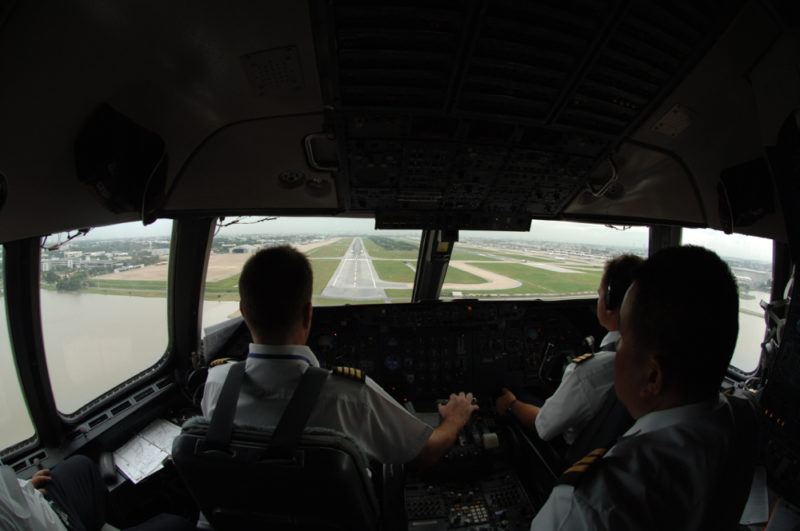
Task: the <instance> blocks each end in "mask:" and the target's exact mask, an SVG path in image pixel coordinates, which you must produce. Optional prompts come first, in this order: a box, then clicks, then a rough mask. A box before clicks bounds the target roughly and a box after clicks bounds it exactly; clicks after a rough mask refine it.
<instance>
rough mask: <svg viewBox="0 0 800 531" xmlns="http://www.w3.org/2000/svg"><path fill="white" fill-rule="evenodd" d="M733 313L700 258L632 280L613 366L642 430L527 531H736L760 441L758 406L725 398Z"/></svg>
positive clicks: (578, 479) (559, 494) (664, 263)
mask: <svg viewBox="0 0 800 531" xmlns="http://www.w3.org/2000/svg"><path fill="white" fill-rule="evenodd" d="M738 312H739V297H738V293H737V288H736V281H735V280H734V277H733V275H732V274H731V272H730V269H729V268H728V266H727V264H725V262H723V261H722V260H720V258H719V257H718V256H717V255H716V254H714V253H712V252H711V251H708V250H706V249H703V248H702V247H693V246H686V247H671V248H667V249H664V250H662V251H659V252H658V253H656V254H655V255H653V256H652V257H651V258H650V259H648V260H647V261H646V262H645V263H644V264H643V265H642V267H641V268H640V269H638V270H637V272H636V274H635V277H634V282H633V284H632V285H631V287H630V289H629V290H628V294H627V295H626V297H625V299H624V302H623V304H622V310H621V312H620V316H621V322H620V325H621V326H620V334H621V337H620V340H619V342H618V343H617V354H616V358H615V366H614V387H615V390H616V393H617V396H618V397H619V399H620V401H621V402H622V403H623V404H624V405H625V407H626V408H627V409H628V411H629V412H630V413H631V415H632V416H633V417H634V418H635V419H637V420H636V422H635V424H634V425H633V426H632V427H631V428H630V429H629V430H628V431H627V432H626V433H625V435H624V436H623V437H622V438H621V439H620V440H619V441H618V442H617V443H616V444H614V445H613V446H612V447H611V448H610V450H609V451H608V452H605V450H604V449H598V450H596V451H595V452H592V453H590V454H589V455H588V456H587V457H585V458H584V459H582V460H580V461H578V462H577V463H576V464H575V465H573V467H571V468H570V469H568V470H567V471H566V472H565V473H564V475H563V476H562V478H561V479H560V480H559V484H558V485H557V486H556V487H555V488H554V489H553V491H552V492H551V494H550V497H549V498H548V500H547V502H546V503H545V504H544V506H543V507H542V509H541V510H540V511H539V513H538V514H537V515H536V517H535V518H534V520H533V522H531V530H533V531H540V530H561V531H566V530H578V529H580V530H587V529H615V530H616V529H647V530H659V529H664V530H668V529H669V530H675V529H681V530H701V529H702V530H706V529H731V528H734V527H735V525H736V524H737V523H738V521H739V516H740V515H741V512H742V509H743V507H744V504H745V501H746V499H747V494H748V492H749V488H750V483H751V480H752V475H753V456H754V454H755V448H756V440H757V433H756V431H757V422H756V418H755V409H754V408H753V407H752V403H751V402H752V399H749V400H742V399H738V398H728V397H722V396H721V395H720V394H719V387H720V384H721V382H722V378H723V376H724V374H725V371H726V369H727V367H728V364H729V363H730V359H731V356H732V354H733V349H734V346H735V344H736V336H737V333H738ZM676 330H680V331H681V334H676V333H675V331H676ZM736 404H739V405H738V406H736V407H734V406H735V405H736Z"/></svg>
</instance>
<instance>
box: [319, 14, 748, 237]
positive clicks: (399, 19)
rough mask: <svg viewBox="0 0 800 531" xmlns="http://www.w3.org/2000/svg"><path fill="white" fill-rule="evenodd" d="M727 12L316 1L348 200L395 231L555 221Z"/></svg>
mask: <svg viewBox="0 0 800 531" xmlns="http://www.w3.org/2000/svg"><path fill="white" fill-rule="evenodd" d="M738 6H739V3H738V2H729V1H726V0H716V1H704V2H690V1H683V2H671V1H669V2H668V1H663V2H622V1H610V0H605V1H604V0H584V1H579V2H556V1H553V2H529V1H516V0H501V1H491V2H489V1H466V2H465V1H444V0H440V1H422V0H420V1H413V0H412V1H400V0H396V1H389V2H381V3H371V2H362V1H354V0H342V1H334V2H331V3H324V4H323V3H320V4H319V5H318V6H317V10H318V13H319V16H318V17H317V20H318V21H320V23H322V24H327V25H328V27H325V28H324V29H323V31H320V32H318V36H320V35H325V36H327V37H318V38H320V39H322V40H323V41H324V42H318V43H317V47H318V50H321V51H322V53H321V55H320V57H319V58H318V60H319V61H320V62H326V63H325V65H324V66H321V67H320V70H324V71H328V72H330V86H329V87H328V91H329V94H328V96H327V99H328V100H329V102H330V104H331V106H332V108H333V113H332V117H333V121H334V130H335V132H336V136H337V139H338V146H339V150H340V153H339V161H340V182H341V183H342V185H343V186H342V190H343V193H344V197H343V201H344V203H345V205H346V206H348V207H349V208H350V209H353V210H356V211H369V212H374V213H375V214H376V216H377V218H378V219H379V223H381V220H384V221H385V222H386V226H393V227H398V228H399V227H403V226H408V227H415V226H416V227H430V228H436V227H438V228H458V227H465V226H469V227H472V228H480V227H481V226H483V228H496V229H501V228H504V229H520V230H527V228H528V226H529V223H526V222H525V220H528V222H529V220H530V218H531V217H535V218H555V217H558V216H559V215H560V214H561V212H562V211H563V210H564V208H565V207H566V205H567V204H568V203H569V202H570V201H571V200H572V199H573V198H574V197H575V196H576V195H577V194H578V193H579V192H580V191H581V190H582V189H584V187H585V184H586V182H587V179H588V177H589V175H590V173H591V172H592V170H593V169H594V168H596V167H598V166H599V165H600V164H605V162H604V161H605V159H606V158H607V157H608V156H609V155H610V154H611V153H612V152H613V149H614V148H615V147H616V146H617V145H618V143H619V142H620V141H621V139H623V138H624V137H625V135H626V134H627V133H628V132H629V131H631V130H632V129H633V128H634V127H635V126H636V125H637V124H638V123H640V122H641V120H643V119H644V118H646V116H647V114H648V112H650V111H651V110H652V108H653V107H654V106H655V105H656V104H658V103H659V102H660V101H661V100H662V99H663V97H664V95H665V94H666V93H667V91H669V90H670V89H671V88H673V87H674V86H675V85H676V84H677V83H678V82H679V81H680V79H682V77H683V76H684V75H685V74H686V72H688V70H689V69H690V68H691V67H692V66H693V65H694V64H695V62H696V61H697V59H698V58H699V57H700V56H701V55H702V53H703V52H704V51H705V50H706V49H707V48H708V46H709V45H710V44H711V43H712V42H713V40H714V39H715V37H716V36H717V35H718V34H719V32H720V31H721V30H722V29H724V27H725V26H726V25H727V23H728V21H729V20H730V18H731V16H732V15H733V14H734V13H735V11H736V10H737V9H738ZM325 39H328V40H325ZM326 54H327V55H326ZM434 226H435V227H434Z"/></svg>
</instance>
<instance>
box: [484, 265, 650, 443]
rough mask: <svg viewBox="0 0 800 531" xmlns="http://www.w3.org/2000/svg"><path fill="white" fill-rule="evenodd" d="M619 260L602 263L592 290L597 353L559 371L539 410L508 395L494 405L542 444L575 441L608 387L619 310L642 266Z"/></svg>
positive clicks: (601, 400)
mask: <svg viewBox="0 0 800 531" xmlns="http://www.w3.org/2000/svg"><path fill="white" fill-rule="evenodd" d="M642 261H643V260H642V259H641V258H639V257H638V256H635V255H630V254H624V255H620V256H617V257H615V258H612V259H611V260H609V261H607V262H606V264H605V268H604V271H603V277H602V279H601V280H600V286H599V287H598V288H597V294H598V299H597V320H598V321H599V323H600V324H601V325H602V326H603V327H604V328H606V329H607V330H608V331H609V332H608V333H607V334H606V336H605V337H604V338H603V340H602V341H601V342H600V352H598V353H596V354H587V355H583V356H579V357H577V358H575V359H574V360H572V363H570V364H569V365H567V368H566V369H565V370H564V375H563V376H562V378H561V383H560V384H559V386H558V389H556V391H555V392H554V393H553V394H552V396H550V397H549V398H548V399H547V400H546V401H545V403H544V404H543V405H542V407H537V406H534V405H532V404H526V403H524V402H521V401H519V400H517V397H516V396H515V395H514V393H512V392H511V391H510V390H508V389H503V394H502V395H501V396H500V397H499V398H498V399H497V401H496V403H495V405H496V409H497V413H498V414H499V415H513V416H514V417H516V418H517V420H519V421H520V422H521V423H522V424H523V425H524V426H529V427H534V428H535V429H536V433H537V434H538V435H539V437H541V438H542V439H543V440H545V441H549V440H551V439H554V438H555V437H557V436H559V435H563V437H564V441H565V442H566V443H567V444H572V443H573V442H575V439H577V437H578V435H579V434H580V432H581V430H583V428H585V427H586V425H587V424H588V423H589V421H591V420H592V418H594V416H595V415H596V414H597V413H598V411H599V410H600V408H601V407H602V405H603V402H604V400H605V396H606V394H607V393H609V392H610V391H611V387H612V386H613V384H614V351H615V349H616V342H617V339H618V338H619V332H618V331H617V330H618V328H619V308H620V305H621V304H622V298H623V297H624V296H625V292H626V291H627V289H628V286H630V283H631V278H632V275H633V272H634V270H635V269H636V268H637V267H639V265H641V263H642Z"/></svg>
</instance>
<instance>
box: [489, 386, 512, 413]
mask: <svg viewBox="0 0 800 531" xmlns="http://www.w3.org/2000/svg"><path fill="white" fill-rule="evenodd" d="M516 399H517V397H516V396H514V393H512V392H511V391H510V390H508V389H506V388H505V387H503V394H502V395H500V396H498V397H497V400H495V402H494V407H495V409H496V410H497V415H498V416H500V417H504V416H505V415H506V413H507V412H508V405H509V404H510V403H511V402H513V401H514V400H516Z"/></svg>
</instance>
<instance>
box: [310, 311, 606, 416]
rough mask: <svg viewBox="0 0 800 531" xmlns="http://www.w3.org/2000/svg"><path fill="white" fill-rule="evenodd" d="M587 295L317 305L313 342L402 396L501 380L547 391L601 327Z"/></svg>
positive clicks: (331, 360) (488, 391)
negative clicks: (553, 299)
mask: <svg viewBox="0 0 800 531" xmlns="http://www.w3.org/2000/svg"><path fill="white" fill-rule="evenodd" d="M597 330H598V325H597V320H596V317H595V313H594V304H592V303H588V304H587V302H586V301H559V302H547V303H544V302H541V301H530V302H526V301H517V302H493V301H491V302H482V301H481V302H479V301H454V302H443V303H428V304H403V305H364V306H345V307H318V308H315V309H314V320H313V324H312V331H311V334H310V337H309V340H308V345H309V347H310V348H311V350H312V351H314V353H315V354H316V356H317V358H318V359H319V360H320V363H321V364H322V365H323V366H326V367H331V366H336V365H341V366H347V367H356V368H359V369H361V370H363V371H365V372H366V373H367V374H368V375H369V376H371V377H372V378H373V379H374V380H375V381H376V382H378V383H379V384H380V385H381V386H383V387H384V389H386V390H387V391H388V392H389V393H391V394H392V396H394V397H395V398H396V399H397V400H398V401H400V402H407V401H411V402H413V403H414V404H415V405H419V404H423V403H432V402H433V401H435V400H437V399H440V398H446V397H447V396H449V394H450V393H452V392H460V391H470V392H473V393H474V394H475V395H476V396H480V397H486V398H490V396H491V395H493V394H495V393H496V392H497V391H498V390H499V388H500V387H503V386H506V387H510V386H515V387H525V388H528V389H539V390H541V391H542V392H543V393H546V394H549V392H550V391H552V390H553V389H554V387H555V386H557V384H558V382H559V381H560V377H561V372H562V370H563V367H564V365H565V363H566V361H567V360H569V359H570V358H572V357H574V356H576V355H579V354H582V353H583V352H585V351H586V350H587V349H588V347H587V345H586V342H585V341H584V338H585V337H586V336H587V335H589V334H591V333H597Z"/></svg>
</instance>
